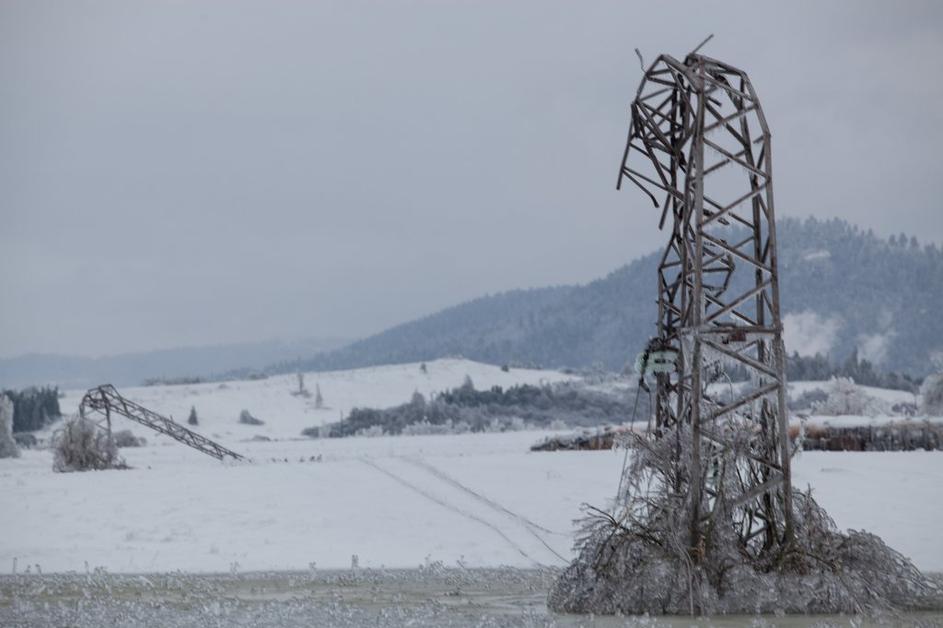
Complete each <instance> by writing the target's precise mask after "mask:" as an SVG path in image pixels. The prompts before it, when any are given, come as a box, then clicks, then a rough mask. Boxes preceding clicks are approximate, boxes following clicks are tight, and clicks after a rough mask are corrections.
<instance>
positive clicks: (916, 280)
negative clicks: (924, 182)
mask: <svg viewBox="0 0 943 628" xmlns="http://www.w3.org/2000/svg"><path fill="white" fill-rule="evenodd" d="M778 235H779V242H780V282H781V286H782V300H783V314H784V324H785V328H786V345H787V346H786V348H787V350H788V351H789V352H790V354H791V353H793V352H798V353H799V354H801V355H814V354H815V353H821V354H823V355H829V356H830V357H831V359H832V360H833V361H835V362H838V361H841V360H844V359H845V358H846V357H847V356H848V355H850V354H851V353H852V352H854V351H857V352H858V355H859V356H860V357H861V358H865V359H868V360H869V361H871V362H872V363H874V364H875V365H876V366H877V367H878V368H880V369H883V370H892V371H899V372H904V373H909V374H911V375H914V376H918V377H919V376H923V375H925V374H926V373H928V372H929V371H930V370H931V369H932V368H934V366H933V365H934V360H937V361H938V363H939V362H943V316H940V315H939V313H940V312H943V251H941V249H940V247H939V246H938V245H935V244H920V243H918V242H917V240H916V239H915V238H913V237H906V236H904V235H903V234H901V235H899V236H892V237H891V238H890V239H882V238H878V237H877V236H875V235H874V234H873V233H871V232H870V231H863V230H861V229H859V228H858V227H855V226H852V225H851V224H849V223H847V222H844V221H841V220H828V221H820V220H814V219H809V220H806V221H799V220H795V219H783V220H780V221H779V222H778ZM658 255H659V253H658V252H653V253H651V254H648V255H645V256H643V257H641V258H639V259H636V260H634V261H633V262H631V263H629V264H627V265H625V266H623V267H621V268H619V269H617V270H615V271H613V272H612V273H610V274H609V275H607V276H606V277H604V278H601V279H598V280H596V281H593V282H590V283H588V284H585V285H569V286H553V287H546V288H535V289H527V290H513V291H509V292H504V293H500V294H495V295H488V296H484V297H481V298H478V299H474V300H472V301H468V302H466V303H462V304H459V305H456V306H453V307H450V308H447V309H444V310H442V311H440V312H437V313H435V314H432V315H430V316H426V317H423V318H420V319H417V320H414V321H411V322H407V323H404V324H401V325H397V326H395V327H392V328H391V329H388V330H386V331H384V332H381V333H379V334H376V335H374V336H371V337H368V338H365V339H362V340H359V341H356V342H353V343H350V344H348V343H346V341H343V340H339V339H331V338H327V339H308V340H301V341H270V342H259V343H244V344H233V345H221V346H213V347H197V348H182V349H170V350H164V351H150V352H139V353H129V354H123V355H116V356H107V357H99V358H88V357H73V356H58V355H27V356H20V357H16V358H7V359H0V388H2V387H8V388H14V387H23V386H28V385H40V384H57V385H59V386H60V387H61V388H83V387H88V386H92V385H96V384H99V383H103V382H111V383H113V384H115V385H118V386H122V385H125V386H126V385H137V384H140V383H142V382H143V381H144V380H146V379H149V378H175V377H181V376H201V377H213V376H224V377H229V378H238V377H244V376H245V375H246V374H247V373H249V372H251V371H255V370H263V369H264V370H265V371H266V372H268V373H285V372H290V371H294V370H298V369H301V370H312V371H323V370H334V369H348V368H359V367H364V366H374V365H380V364H395V363H404V362H416V361H423V360H433V359H436V358H441V357H447V356H458V355H461V356H464V357H466V358H469V359H473V360H478V361H482V362H489V363H492V364H504V363H510V364H525V365H540V366H543V367H554V368H562V367H575V368H581V367H590V366H594V365H595V366H601V367H603V368H607V369H610V370H619V369H621V368H623V367H624V365H625V364H626V363H629V362H632V361H633V360H634V357H635V355H636V354H637V353H638V352H639V351H641V348H642V346H643V345H644V343H645V342H646V340H647V339H648V338H649V336H651V335H652V334H653V333H654V331H655V316H656V303H655V298H656V294H655V269H656V264H657V261H658Z"/></svg>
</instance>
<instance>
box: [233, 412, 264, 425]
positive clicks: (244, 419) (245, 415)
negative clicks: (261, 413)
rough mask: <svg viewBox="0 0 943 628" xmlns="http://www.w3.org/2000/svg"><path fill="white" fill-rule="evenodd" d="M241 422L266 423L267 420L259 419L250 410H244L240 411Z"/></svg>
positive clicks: (249, 423)
mask: <svg viewBox="0 0 943 628" xmlns="http://www.w3.org/2000/svg"><path fill="white" fill-rule="evenodd" d="M239 422H240V423H242V424H244V425H264V424H265V421H262V420H261V419H257V418H255V417H254V416H252V414H250V413H249V411H248V410H243V411H242V412H240V413H239Z"/></svg>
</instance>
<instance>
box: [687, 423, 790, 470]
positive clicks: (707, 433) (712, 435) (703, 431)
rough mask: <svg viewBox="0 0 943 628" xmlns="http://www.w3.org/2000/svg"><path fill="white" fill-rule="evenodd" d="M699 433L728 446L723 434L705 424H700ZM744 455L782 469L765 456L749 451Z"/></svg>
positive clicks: (760, 462)
mask: <svg viewBox="0 0 943 628" xmlns="http://www.w3.org/2000/svg"><path fill="white" fill-rule="evenodd" d="M701 435H702V436H703V437H704V438H707V439H709V440H711V441H713V442H715V443H718V444H720V445H723V446H725V447H729V446H730V443H729V441H727V440H725V439H724V437H723V436H721V435H720V434H717V433H716V432H715V431H714V430H713V429H711V428H708V427H706V426H701ZM745 455H746V457H747V458H749V459H750V460H753V461H754V462H757V463H759V464H762V465H764V466H767V467H769V468H770V469H774V470H776V471H782V467H781V466H779V465H778V464H776V463H775V462H772V461H770V460H767V459H766V458H762V457H760V456H757V455H756V454H754V453H750V452H747V453H746V454H745Z"/></svg>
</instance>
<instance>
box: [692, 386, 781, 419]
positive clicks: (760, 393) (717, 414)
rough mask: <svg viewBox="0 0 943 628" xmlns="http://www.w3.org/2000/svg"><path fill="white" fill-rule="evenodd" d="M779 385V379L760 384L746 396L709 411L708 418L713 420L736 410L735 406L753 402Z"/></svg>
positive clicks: (739, 406) (738, 406)
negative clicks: (711, 411)
mask: <svg viewBox="0 0 943 628" xmlns="http://www.w3.org/2000/svg"><path fill="white" fill-rule="evenodd" d="M779 387H780V382H779V381H775V382H772V383H769V384H765V385H764V386H761V387H760V388H757V389H755V390H754V391H753V392H752V393H750V394H749V395H747V396H745V397H741V398H740V399H737V400H736V401H732V402H731V403H729V404H727V405H726V406H724V407H722V408H720V409H718V410H715V411H714V412H713V413H711V415H710V417H708V420H711V421H713V420H714V419H717V418H719V417H721V416H723V415H725V414H728V413H730V412H733V411H734V410H736V409H737V408H741V407H743V406H745V405H746V404H748V403H751V402H753V401H756V400H757V399H759V398H760V397H763V396H765V395H769V394H770V393H773V392H776V389H777V388H779Z"/></svg>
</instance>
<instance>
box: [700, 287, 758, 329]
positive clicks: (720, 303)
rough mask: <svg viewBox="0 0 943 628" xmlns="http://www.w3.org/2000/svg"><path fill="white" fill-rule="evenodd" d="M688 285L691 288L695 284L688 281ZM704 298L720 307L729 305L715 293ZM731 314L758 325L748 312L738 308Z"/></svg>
mask: <svg viewBox="0 0 943 628" xmlns="http://www.w3.org/2000/svg"><path fill="white" fill-rule="evenodd" d="M687 286H688V287H689V288H690V287H692V286H693V284H692V283H691V282H688V283H687ZM704 298H705V299H707V300H708V301H710V303H711V304H712V305H717V306H719V307H724V306H726V305H727V303H726V302H725V301H721V300H720V299H718V298H717V297H715V296H713V295H710V294H706V295H704ZM730 314H731V315H733V316H736V317H737V318H739V319H740V320H742V321H743V322H745V323H747V325H756V321H754V320H753V319H752V318H750V317H749V316H747V315H746V314H743V313H742V312H738V311H737V310H733V311H731V312H730ZM705 322H707V323H711V322H714V321H713V320H708V321H705Z"/></svg>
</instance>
